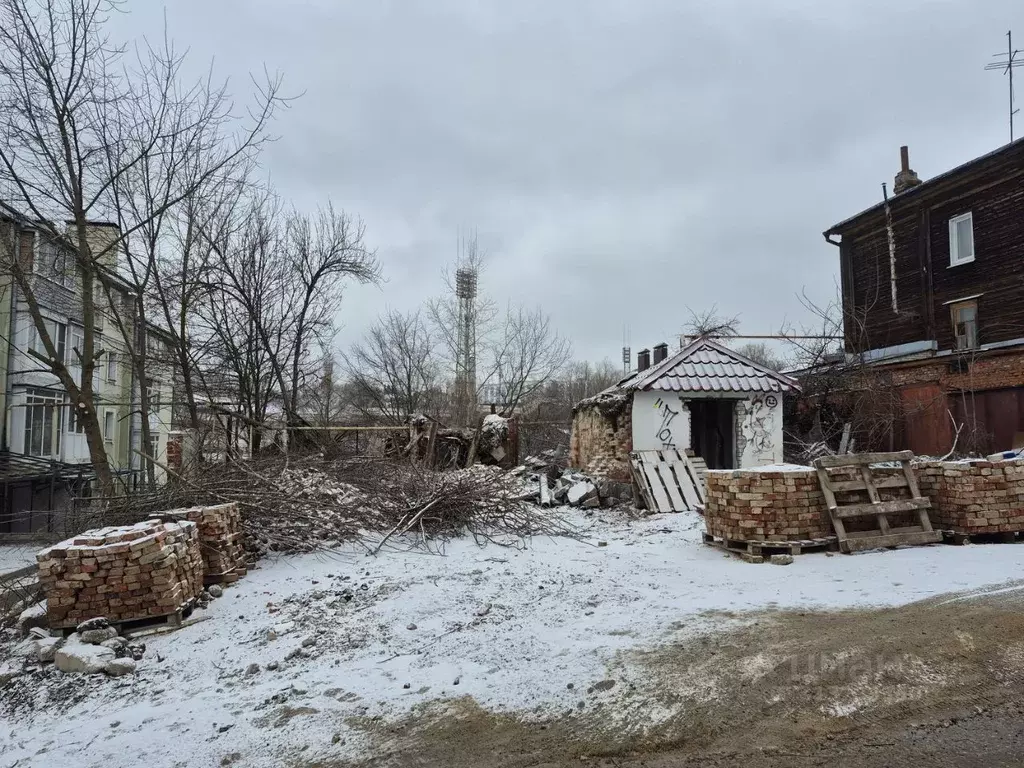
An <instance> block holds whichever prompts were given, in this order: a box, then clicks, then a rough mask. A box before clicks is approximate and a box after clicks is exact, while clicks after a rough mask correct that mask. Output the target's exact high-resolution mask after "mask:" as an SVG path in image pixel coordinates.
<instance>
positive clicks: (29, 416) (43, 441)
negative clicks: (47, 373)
mask: <svg viewBox="0 0 1024 768" xmlns="http://www.w3.org/2000/svg"><path fill="white" fill-rule="evenodd" d="M63 406H64V403H63V398H62V397H60V396H59V395H57V394H56V393H55V392H51V391H50V390H47V389H28V390H26V391H25V445H24V451H23V452H24V453H25V454H27V455H29V456H41V457H53V456H59V455H60V438H61V426H62V425H61V422H62V421H63V419H62V418H61V412H62V411H63V409H64V408H63ZM37 415H38V416H39V420H40V422H41V423H40V424H39V425H38V430H37V432H38V437H39V449H38V450H36V447H35V445H33V442H34V438H35V435H33V431H34V423H35V420H36V419H35V417H36V416H37ZM47 447H48V448H50V450H49V451H46V450H45V449H46V448H47Z"/></svg>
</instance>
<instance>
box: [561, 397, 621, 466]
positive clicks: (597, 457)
mask: <svg viewBox="0 0 1024 768" xmlns="http://www.w3.org/2000/svg"><path fill="white" fill-rule="evenodd" d="M631 407H632V397H631V396H630V393H628V392H624V391H617V392H606V393H602V394H599V395H595V396H594V397H591V398H588V399H587V400H583V401H581V402H579V403H577V405H576V407H575V408H573V413H572V437H571V440H570V445H569V466H571V467H573V468H574V469H579V470H581V471H583V472H585V473H586V474H588V475H590V476H591V477H600V478H607V479H609V480H616V481H619V482H625V483H628V482H630V481H631V479H630V471H629V453H630V451H632V450H633V418H632V416H631Z"/></svg>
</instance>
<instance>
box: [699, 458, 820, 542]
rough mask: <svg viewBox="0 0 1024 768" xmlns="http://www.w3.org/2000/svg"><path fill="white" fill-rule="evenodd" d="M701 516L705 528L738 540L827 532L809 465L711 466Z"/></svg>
mask: <svg viewBox="0 0 1024 768" xmlns="http://www.w3.org/2000/svg"><path fill="white" fill-rule="evenodd" d="M704 522H705V525H706V526H707V530H708V533H710V534H712V535H713V536H718V537H719V538H723V539H736V540H741V541H792V540H801V539H816V538H823V537H825V536H831V535H832V526H831V523H830V522H829V519H828V513H827V511H826V508H825V497H824V495H823V494H822V492H821V487H820V486H819V484H818V476H817V474H815V472H814V470H812V469H807V470H806V471H792V472H778V471H775V472H772V471H768V472H764V471H760V470H756V469H739V470H732V471H711V472H708V475H707V504H706V507H705V509H704Z"/></svg>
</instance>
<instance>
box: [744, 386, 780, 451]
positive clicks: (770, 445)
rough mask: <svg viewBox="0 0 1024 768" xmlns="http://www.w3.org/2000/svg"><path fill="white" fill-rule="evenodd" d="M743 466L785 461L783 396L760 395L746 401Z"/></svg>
mask: <svg viewBox="0 0 1024 768" xmlns="http://www.w3.org/2000/svg"><path fill="white" fill-rule="evenodd" d="M737 417H738V418H740V423H739V431H740V433H741V434H742V435H743V440H744V444H743V450H742V452H741V453H740V457H739V458H740V461H739V464H740V468H741V469H744V468H746V467H758V466H764V465H766V464H781V463H782V460H783V459H782V395H780V394H758V395H755V396H753V397H751V398H750V399H749V400H746V401H744V403H743V413H742V415H741V414H740V413H737Z"/></svg>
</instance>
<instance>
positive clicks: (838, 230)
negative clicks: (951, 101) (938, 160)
mask: <svg viewBox="0 0 1024 768" xmlns="http://www.w3.org/2000/svg"><path fill="white" fill-rule="evenodd" d="M1020 147H1024V138H1020V139H1016V140H1015V141H1011V142H1010V143H1009V144H1004V145H1003V146H1001V147H997V148H996V149H994V150H992V151H991V152H988V153H986V154H984V155H981V156H980V157H976V158H974V159H973V160H968V161H967V162H966V163H961V164H960V165H958V166H956V167H955V168H951V169H950V170H948V171H944V172H943V173H940V174H939V175H938V176H933V177H932V178H930V179H924V180H923V181H922V182H921V183H920V184H918V185H916V186H913V187H910V188H909V189H906V190H904V191H903V192H900V193H898V194H894V195H893V196H892V197H890V198H889V202H890V203H891V204H892V205H897V204H898V203H901V202H902V201H904V200H906V199H907V198H911V197H916V196H917V195H919V194H921V193H922V192H929V191H931V190H932V189H934V188H935V187H937V186H939V185H940V184H942V183H943V182H945V181H948V180H949V179H951V178H953V177H955V176H958V175H960V174H961V173H963V172H965V171H969V170H971V169H972V168H974V166H976V165H979V164H981V163H983V162H985V161H986V160H991V159H993V158H997V157H999V156H1001V155H1003V154H1004V153H1009V152H1013V151H1014V150H1016V149H1019V148H1020ZM1011 170H1013V167H1012V166H1011ZM884 207H885V203H884V201H883V202H878V203H875V204H874V205H872V206H871V207H869V208H865V209H864V210H863V211H861V212H860V213H857V214H854V215H853V216H851V217H850V218H848V219H844V220H843V221H841V222H839V223H838V224H833V225H832V226H831V227H829V228H828V229H826V230H825V231H824V233H823V234H824V235H825V237H828V236H829V235H841V234H842V233H843V230H845V229H847V228H848V227H849V226H850V225H851V224H853V223H854V222H855V221H857V220H858V219H860V218H862V217H864V216H867V215H868V214H870V213H874V212H876V211H881V210H882V209H883V208H884Z"/></svg>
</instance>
